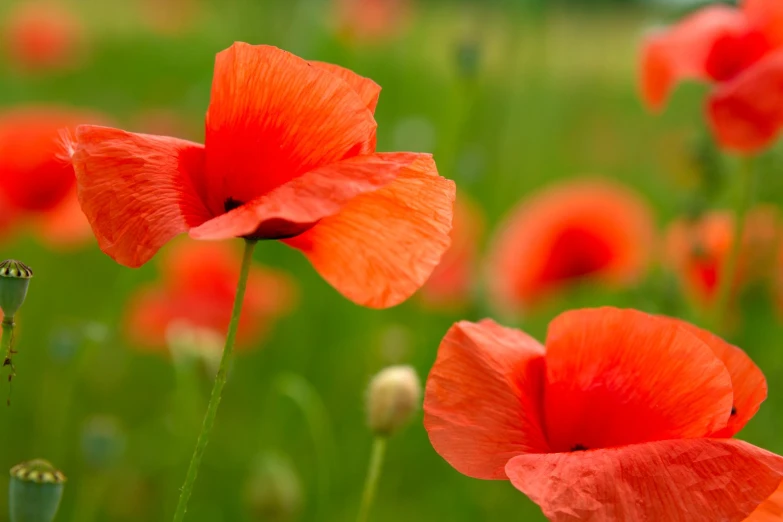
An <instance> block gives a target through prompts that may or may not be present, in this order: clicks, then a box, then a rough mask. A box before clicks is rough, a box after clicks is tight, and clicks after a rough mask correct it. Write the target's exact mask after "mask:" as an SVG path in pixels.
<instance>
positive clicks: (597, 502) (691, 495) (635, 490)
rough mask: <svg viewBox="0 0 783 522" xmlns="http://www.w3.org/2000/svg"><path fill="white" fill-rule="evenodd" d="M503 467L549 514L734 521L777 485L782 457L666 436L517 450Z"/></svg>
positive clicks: (731, 443) (728, 442)
mask: <svg viewBox="0 0 783 522" xmlns="http://www.w3.org/2000/svg"><path fill="white" fill-rule="evenodd" d="M506 473H507V474H508V477H509V479H510V480H511V482H512V484H514V486H515V487H516V488H517V489H519V490H520V491H522V492H523V493H525V494H526V495H527V496H528V497H530V499H531V500H532V501H533V502H535V503H536V504H538V505H539V506H540V507H541V510H542V511H543V512H544V514H545V515H546V516H547V517H548V518H549V520H551V521H552V522H565V521H568V522H572V521H574V520H595V521H598V520H665V521H666V522H714V521H715V520H725V521H737V522H739V521H742V520H744V519H745V517H747V516H748V515H750V514H751V513H752V512H753V511H754V510H755V509H756V508H757V507H758V506H759V505H761V504H762V503H763V502H764V501H765V500H766V499H767V498H768V497H769V496H770V495H772V493H773V492H774V491H775V490H776V489H777V488H778V486H779V485H780V483H781V480H783V457H780V456H778V455H775V454H774V453H770V452H768V451H765V450H763V449H761V448H757V447H755V446H752V445H750V444H748V443H747V442H744V441H740V440H733V439H686V440H664V441H657V442H650V443H647V444H635V445H631V446H623V447H618V448H607V449H599V450H590V451H578V452H572V453H549V454H527V455H520V456H518V457H514V458H513V459H511V461H509V463H508V465H507V466H506Z"/></svg>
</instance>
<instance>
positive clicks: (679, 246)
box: [665, 205, 780, 304]
mask: <svg viewBox="0 0 783 522" xmlns="http://www.w3.org/2000/svg"><path fill="white" fill-rule="evenodd" d="M733 233H734V217H733V216H732V215H731V213H729V212H710V213H707V214H705V215H703V216H702V217H701V218H699V219H697V220H686V219H678V220H676V221H674V222H673V223H672V224H671V225H670V226H669V229H668V231H667V233H666V240H665V242H666V261H667V264H668V265H669V266H670V267H671V268H672V269H673V270H674V271H675V273H676V274H677V275H678V277H679V279H680V281H681V282H682V285H683V287H684V288H685V289H686V290H687V291H688V294H689V295H692V296H694V297H695V298H696V299H697V300H698V301H701V302H702V304H706V303H709V302H710V301H712V299H713V298H714V297H715V292H716V291H717V289H718V283H719V281H720V276H721V273H722V271H723V266H724V264H725V263H726V261H727V260H728V256H729V252H730V250H731V248H732V243H733ZM779 240H780V226H779V224H778V217H777V210H776V209H775V208H774V207H771V206H766V205H764V206H758V207H756V208H754V209H752V210H751V211H750V212H748V215H747V218H746V221H745V232H744V236H743V245H742V246H741V247H740V248H741V249H742V250H741V251H740V258H739V263H738V271H737V275H736V280H735V281H734V287H735V288H734V291H735V292H736V291H737V290H738V289H739V288H740V287H741V286H743V285H744V284H747V283H749V282H751V281H757V280H760V279H763V278H765V277H767V276H769V275H770V274H771V273H772V270H773V267H774V260H775V251H776V248H777V245H778V243H779Z"/></svg>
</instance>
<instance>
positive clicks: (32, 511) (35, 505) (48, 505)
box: [8, 459, 66, 522]
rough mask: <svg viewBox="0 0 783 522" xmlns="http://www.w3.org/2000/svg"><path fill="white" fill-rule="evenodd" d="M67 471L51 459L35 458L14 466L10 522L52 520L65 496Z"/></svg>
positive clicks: (10, 498) (10, 493)
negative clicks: (55, 464) (59, 467)
mask: <svg viewBox="0 0 783 522" xmlns="http://www.w3.org/2000/svg"><path fill="white" fill-rule="evenodd" d="M65 480H66V479H65V475H63V474H62V472H60V471H58V470H57V469H55V467H54V466H52V465H51V464H50V463H49V462H48V461H46V460H43V459H35V460H31V461H29V462H23V463H21V464H19V465H17V466H14V467H13V468H11V484H10V486H9V494H8V497H9V508H10V511H11V522H52V520H54V517H55V515H56V514H57V508H58V507H59V506H60V499H62V496H63V487H64V485H65Z"/></svg>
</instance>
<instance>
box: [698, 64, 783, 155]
mask: <svg viewBox="0 0 783 522" xmlns="http://www.w3.org/2000/svg"><path fill="white" fill-rule="evenodd" d="M781 90H783V51H778V52H775V53H772V54H770V55H769V56H767V57H766V58H764V59H762V60H761V61H759V62H757V63H756V64H755V65H753V66H752V67H750V68H749V69H747V70H746V71H745V72H743V73H742V74H740V75H739V76H737V77H736V78H735V79H734V80H731V81H729V82H724V83H722V84H720V85H719V86H717V87H716V88H715V90H714V91H713V93H712V95H711V96H710V97H709V100H708V103H707V111H708V113H709V119H710V125H711V127H712V130H713V132H714V134H715V136H716V138H717V140H718V142H719V143H720V144H721V145H722V146H723V147H724V148H726V149H730V150H734V151H737V152H743V153H752V152H756V151H759V150H761V149H764V148H765V147H767V146H769V145H770V144H771V143H772V142H773V141H774V140H775V138H777V136H778V133H779V131H780V128H781V126H783V104H781V103H779V101H780V92H781Z"/></svg>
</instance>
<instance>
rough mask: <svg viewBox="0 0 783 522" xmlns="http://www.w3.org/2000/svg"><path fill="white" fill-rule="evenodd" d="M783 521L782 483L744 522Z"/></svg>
mask: <svg viewBox="0 0 783 522" xmlns="http://www.w3.org/2000/svg"><path fill="white" fill-rule="evenodd" d="M781 520H783V483H781V485H780V487H779V488H778V489H777V490H776V491H775V492H774V493H773V494H772V495H770V497H769V498H768V499H767V500H765V501H764V503H763V504H761V505H760V506H759V507H758V508H756V510H755V511H754V512H753V513H751V514H750V516H749V517H748V518H746V519H745V521H744V522H780V521H781Z"/></svg>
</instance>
